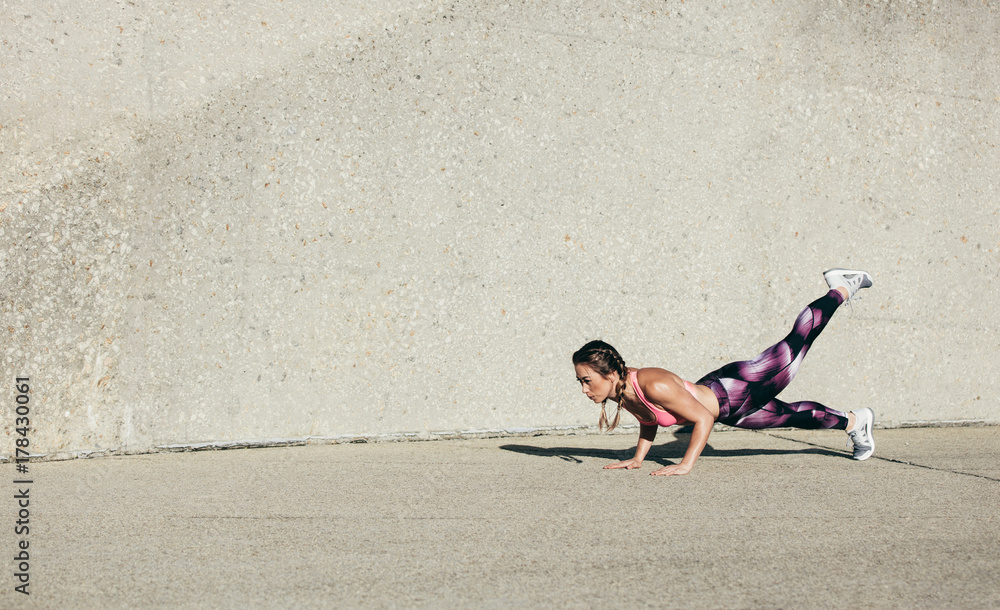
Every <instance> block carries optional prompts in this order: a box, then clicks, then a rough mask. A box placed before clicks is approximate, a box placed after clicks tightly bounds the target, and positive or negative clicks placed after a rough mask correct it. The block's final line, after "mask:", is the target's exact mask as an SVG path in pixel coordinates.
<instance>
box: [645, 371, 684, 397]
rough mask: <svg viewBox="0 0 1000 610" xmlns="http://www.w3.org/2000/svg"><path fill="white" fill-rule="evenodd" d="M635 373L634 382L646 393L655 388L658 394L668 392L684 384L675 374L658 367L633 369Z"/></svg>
mask: <svg viewBox="0 0 1000 610" xmlns="http://www.w3.org/2000/svg"><path fill="white" fill-rule="evenodd" d="M635 373H636V381H637V382H638V384H639V385H640V386H641V387H642V389H643V390H647V391H648V389H653V388H654V387H655V388H656V389H658V390H659V391H660V392H670V391H671V390H673V389H674V388H675V386H678V385H679V384H683V383H684V380H683V379H681V378H680V377H679V376H678V375H677V374H675V373H672V372H671V371H668V370H667V369H662V368H659V367H645V368H641V369H635Z"/></svg>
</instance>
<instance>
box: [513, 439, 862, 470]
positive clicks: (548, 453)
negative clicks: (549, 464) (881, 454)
mask: <svg viewBox="0 0 1000 610" xmlns="http://www.w3.org/2000/svg"><path fill="white" fill-rule="evenodd" d="M690 439H691V435H690V434H686V433H683V432H680V433H678V432H675V433H674V439H673V440H671V441H669V442H666V443H662V444H654V445H653V447H652V448H651V449H650V450H649V453H648V454H647V455H646V460H651V461H653V462H656V463H657V464H660V465H661V466H666V465H668V464H674V463H676V462H678V461H680V460H681V459H683V457H684V452H685V451H687V448H688V442H689V441H690ZM500 449H503V450H504V451H512V452H514V453H523V454H525V455H535V456H538V457H555V458H559V459H561V460H565V461H567V462H576V463H582V462H583V460H582V459H580V458H599V459H602V460H627V459H628V458H630V457H632V456H633V455H635V445H632V446H630V447H625V448H623V449H596V448H588V447H536V446H533V445H500ZM807 454H812V455H827V456H831V457H836V458H841V459H843V458H844V457H845V455H844V453H843V452H838V451H831V450H830V449H824V448H822V447H818V446H815V445H813V446H811V447H809V448H803V449H754V448H746V449H715V448H713V447H712V445H706V446H705V450H704V451H702V453H701V455H702V456H703V457H750V456H758V455H807Z"/></svg>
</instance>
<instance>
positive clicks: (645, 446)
mask: <svg viewBox="0 0 1000 610" xmlns="http://www.w3.org/2000/svg"><path fill="white" fill-rule="evenodd" d="M655 438H656V424H653V425H651V426H649V425H646V424H639V442H637V443H636V445H635V457H634V458H632V459H630V460H625V461H624V462H615V463H614V464H608V465H607V466H605V467H604V468H605V470H607V469H609V468H625V469H627V470H632V469H633V468H639V467H640V466H642V461H643V460H644V459H646V454H647V453H649V448H650V447H652V446H653V439H655Z"/></svg>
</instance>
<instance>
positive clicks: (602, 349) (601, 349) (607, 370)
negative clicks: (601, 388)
mask: <svg viewBox="0 0 1000 610" xmlns="http://www.w3.org/2000/svg"><path fill="white" fill-rule="evenodd" d="M573 364H574V365H576V364H584V365H586V366H589V367H590V368H591V369H593V370H594V371H595V372H596V373H598V374H600V375H602V376H604V377H610V376H611V374H612V373H618V384H617V385H616V386H615V397H616V399H617V401H618V410H617V411H615V418H614V420H612V421H611V423H608V415H607V413H606V412H605V406H606V405H607V400H605V401H604V402H602V403H601V417H600V419H599V420H598V421H597V429H598V430H601V431H603V430H604V429H605V428H607V430H608V432H611V431H612V430H614V429H615V428H617V427H618V421H619V420H620V419H621V414H622V402H621V401H622V393H623V392H624V390H625V377H626V375H628V368H627V367H626V366H625V360H624V359H623V358H622V356H621V354H619V353H618V350H616V349H615V348H614V347H612V346H611V345H609V344H607V343H605V342H604V341H600V340H597V341H591V342H590V343H587V344H586V345H584V346H583V347H581V348H580V349H579V350H577V351H576V353H574V354H573Z"/></svg>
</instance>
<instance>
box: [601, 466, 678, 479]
mask: <svg viewBox="0 0 1000 610" xmlns="http://www.w3.org/2000/svg"><path fill="white" fill-rule="evenodd" d="M605 468H606V467H605ZM689 472H691V467H690V466H685V465H684V464H683V463H681V464H674V465H672V466H664V467H663V468H660V469H659V470H654V471H653V472H651V473H649V474H651V475H659V476H665V477H669V476H670V475H675V474H687V473H689Z"/></svg>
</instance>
